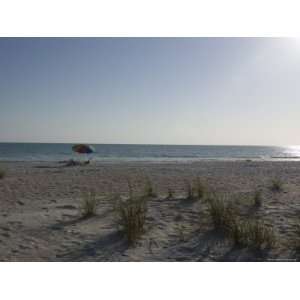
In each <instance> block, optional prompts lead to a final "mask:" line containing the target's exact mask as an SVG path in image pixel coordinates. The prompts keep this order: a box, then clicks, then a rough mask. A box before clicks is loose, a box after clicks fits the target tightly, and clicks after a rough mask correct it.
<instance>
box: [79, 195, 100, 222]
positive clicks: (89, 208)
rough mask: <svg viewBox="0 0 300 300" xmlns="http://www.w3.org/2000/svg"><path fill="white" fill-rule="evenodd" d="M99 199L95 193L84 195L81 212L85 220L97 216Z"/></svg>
mask: <svg viewBox="0 0 300 300" xmlns="http://www.w3.org/2000/svg"><path fill="white" fill-rule="evenodd" d="M97 205H98V199H97V197H96V193H95V192H94V191H88V192H85V193H84V194H83V198H82V202H81V205H80V211H81V215H82V217H83V218H89V217H92V216H94V215H96V210H97Z"/></svg>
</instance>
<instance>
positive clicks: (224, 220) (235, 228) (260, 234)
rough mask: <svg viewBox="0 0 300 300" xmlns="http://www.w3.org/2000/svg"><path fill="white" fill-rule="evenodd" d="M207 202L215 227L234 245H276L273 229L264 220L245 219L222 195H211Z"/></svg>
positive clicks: (258, 247) (265, 246)
mask: <svg viewBox="0 0 300 300" xmlns="http://www.w3.org/2000/svg"><path fill="white" fill-rule="evenodd" d="M207 203H208V209H209V214H210V217H211V219H212V222H213V225H214V228H215V229H217V230H221V231H222V232H223V233H224V234H225V236H226V237H227V238H229V239H231V241H232V242H233V243H234V245H236V246H240V247H249V248H253V249H256V250H261V249H264V248H271V247H273V246H274V245H275V242H276V238H275V234H274V232H273V230H272V229H271V228H269V227H267V226H266V225H265V224H264V223H263V222H262V221H259V220H243V219H242V218H241V217H240V216H239V213H238V212H237V210H236V209H234V207H233V205H232V204H231V203H226V201H225V200H224V199H223V198H221V197H220V196H216V195H214V196H210V198H209V199H208V200H207Z"/></svg>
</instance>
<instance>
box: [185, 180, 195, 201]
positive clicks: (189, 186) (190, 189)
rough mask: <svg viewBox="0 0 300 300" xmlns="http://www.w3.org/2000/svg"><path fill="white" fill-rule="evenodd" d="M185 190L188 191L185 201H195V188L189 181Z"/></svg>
mask: <svg viewBox="0 0 300 300" xmlns="http://www.w3.org/2000/svg"><path fill="white" fill-rule="evenodd" d="M185 190H186V196H185V199H186V200H193V199H194V193H193V186H192V184H191V183H190V182H189V181H188V180H185Z"/></svg>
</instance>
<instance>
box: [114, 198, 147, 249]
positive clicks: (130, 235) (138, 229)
mask: <svg viewBox="0 0 300 300" xmlns="http://www.w3.org/2000/svg"><path fill="white" fill-rule="evenodd" d="M116 213H117V218H118V225H119V226H120V227H121V230H122V232H123V233H124V235H125V236H126V238H127V240H128V243H129V244H131V245H132V244H135V243H136V241H137V240H138V239H139V238H140V237H141V235H142V234H143V233H144V232H145V223H146V214H147V197H146V196H141V197H129V198H127V199H119V201H118V202H117V205H116Z"/></svg>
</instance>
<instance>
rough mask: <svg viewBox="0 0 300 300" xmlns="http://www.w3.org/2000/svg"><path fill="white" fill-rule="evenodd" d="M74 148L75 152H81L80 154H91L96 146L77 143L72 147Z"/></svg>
mask: <svg viewBox="0 0 300 300" xmlns="http://www.w3.org/2000/svg"><path fill="white" fill-rule="evenodd" d="M72 150H73V151H74V152H77V153H80V154H90V153H94V152H95V149H94V147H92V146H90V145H87V144H77V145H74V146H73V147H72Z"/></svg>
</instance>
